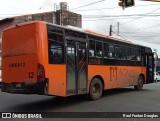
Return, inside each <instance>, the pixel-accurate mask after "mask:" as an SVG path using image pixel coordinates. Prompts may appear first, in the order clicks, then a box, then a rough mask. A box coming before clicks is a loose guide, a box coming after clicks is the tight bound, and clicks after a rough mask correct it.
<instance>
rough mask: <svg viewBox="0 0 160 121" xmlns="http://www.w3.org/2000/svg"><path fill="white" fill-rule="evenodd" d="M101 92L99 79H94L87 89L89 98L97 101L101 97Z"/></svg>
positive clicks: (101, 86)
mask: <svg viewBox="0 0 160 121" xmlns="http://www.w3.org/2000/svg"><path fill="white" fill-rule="evenodd" d="M102 92H103V85H102V82H101V80H100V79H98V78H94V79H93V80H92V82H91V84H90V87H89V98H90V99H91V100H97V99H99V98H100V97H101V95H102Z"/></svg>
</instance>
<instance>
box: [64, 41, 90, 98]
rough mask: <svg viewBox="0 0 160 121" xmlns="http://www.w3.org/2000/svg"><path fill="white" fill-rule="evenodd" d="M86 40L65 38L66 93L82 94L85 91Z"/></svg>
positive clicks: (86, 72)
mask: <svg viewBox="0 0 160 121" xmlns="http://www.w3.org/2000/svg"><path fill="white" fill-rule="evenodd" d="M86 50H87V46H86V42H76V41H71V40H67V50H66V51H67V95H75V94H84V93H86V91H87V84H88V81H87V78H88V77H87V74H88V69H87V67H88V66H87V53H86Z"/></svg>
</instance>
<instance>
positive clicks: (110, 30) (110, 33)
mask: <svg viewBox="0 0 160 121" xmlns="http://www.w3.org/2000/svg"><path fill="white" fill-rule="evenodd" d="M109 36H112V25H110V28H109Z"/></svg>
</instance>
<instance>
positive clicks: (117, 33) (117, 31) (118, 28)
mask: <svg viewBox="0 0 160 121" xmlns="http://www.w3.org/2000/svg"><path fill="white" fill-rule="evenodd" d="M117 30H118V31H117V35H118V36H119V22H118V23H117Z"/></svg>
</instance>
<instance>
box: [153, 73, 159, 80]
mask: <svg viewBox="0 0 160 121" xmlns="http://www.w3.org/2000/svg"><path fill="white" fill-rule="evenodd" d="M154 81H155V82H157V81H160V74H159V73H158V72H155V73H154Z"/></svg>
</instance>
